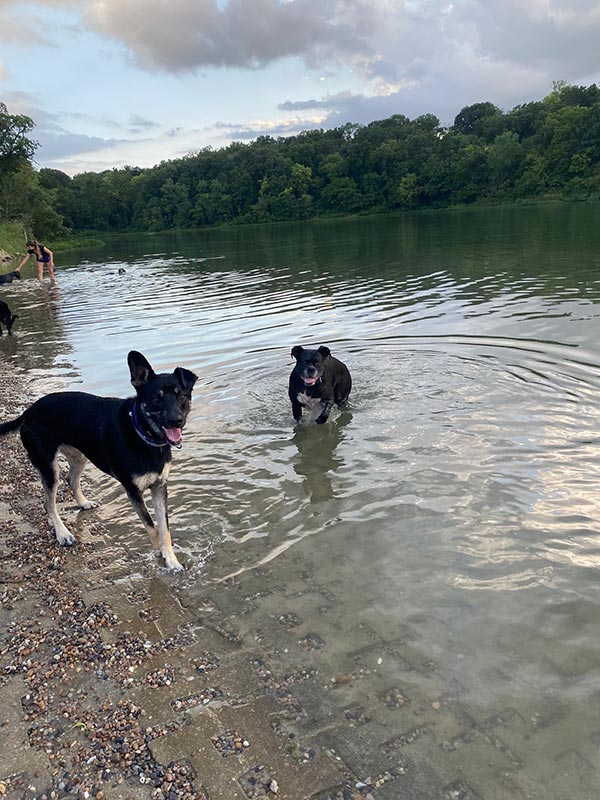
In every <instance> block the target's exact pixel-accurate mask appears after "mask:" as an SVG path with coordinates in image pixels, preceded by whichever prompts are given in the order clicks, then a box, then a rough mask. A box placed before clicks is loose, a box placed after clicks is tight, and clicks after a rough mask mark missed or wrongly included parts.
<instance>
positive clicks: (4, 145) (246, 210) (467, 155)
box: [0, 81, 600, 240]
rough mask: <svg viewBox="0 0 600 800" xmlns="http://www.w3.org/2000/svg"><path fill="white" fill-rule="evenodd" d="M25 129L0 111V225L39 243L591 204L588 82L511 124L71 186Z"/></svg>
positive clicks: (268, 141) (378, 134)
mask: <svg viewBox="0 0 600 800" xmlns="http://www.w3.org/2000/svg"><path fill="white" fill-rule="evenodd" d="M34 129H35V123H34V121H33V120H32V119H30V118H29V117H26V116H23V115H11V114H10V113H9V111H8V109H7V107H6V106H5V105H4V104H3V103H0V223H7V222H17V223H19V224H21V225H22V227H23V229H24V230H26V231H27V233H28V235H30V236H35V237H36V238H40V239H42V238H45V239H50V240H52V239H56V238H62V237H65V236H69V235H79V236H80V235H86V234H91V233H99V232H103V233H109V232H110V233H119V232H125V231H161V230H168V229H173V228H195V227H202V226H207V225H210V226H212V225H220V224H223V223H235V224H245V223H260V222H273V221H282V220H303V219H309V218H314V217H328V216H339V215H346V214H357V213H362V214H368V213H381V212H387V211H397V210H403V209H405V210H414V209H425V208H444V207H447V206H455V205H460V204H467V203H475V202H512V201H517V200H534V199H550V198H554V199H555V198H564V199H572V200H588V199H597V198H599V197H600V89H599V88H598V87H597V86H596V84H592V85H590V86H587V87H586V86H571V85H568V84H566V83H565V82H563V81H559V82H556V83H555V84H554V87H553V89H552V92H551V93H550V94H549V95H548V96H547V97H545V98H544V99H542V100H538V101H533V102H530V103H525V104H523V105H519V106H516V107H515V108H513V109H512V110H510V111H506V112H505V111H502V110H501V109H500V108H498V107H497V106H495V105H494V104H492V103H490V102H480V103H475V104H473V105H470V106H466V107H465V108H463V109H462V110H461V111H459V113H458V114H457V116H456V118H455V119H454V123H453V125H452V126H451V127H449V128H444V127H441V126H440V121H439V120H438V119H437V117H435V116H434V115H433V114H425V115H423V116H420V117H417V118H416V119H413V120H410V119H408V118H407V117H405V116H403V115H402V114H394V115H393V116H391V117H389V118H387V119H383V120H378V121H375V122H371V123H370V124H368V125H357V124H353V123H347V124H346V125H342V126H340V127H337V128H332V129H329V130H323V129H322V130H307V131H304V132H302V133H300V134H298V135H295V136H289V137H271V136H260V137H259V138H257V139H256V140H254V141H253V142H251V143H248V144H244V143H240V142H234V143H232V144H230V145H229V146H227V147H224V148H221V149H219V150H214V149H212V148H210V147H208V148H203V149H201V150H199V151H197V152H193V153H190V154H189V155H187V156H185V157H184V158H179V159H174V160H172V161H164V162H161V163H160V164H158V165H157V166H155V167H152V168H147V169H141V168H139V167H129V166H127V167H124V168H120V169H116V168H115V169H111V170H107V171H104V172H84V173H81V174H79V175H75V176H73V177H70V176H69V175H66V174H65V173H64V172H61V171H60V170H56V169H40V170H36V169H35V168H34V156H35V153H36V150H37V147H38V145H37V142H36V141H35V139H33V138H30V134H31V132H32V131H33V132H35V131H34Z"/></svg>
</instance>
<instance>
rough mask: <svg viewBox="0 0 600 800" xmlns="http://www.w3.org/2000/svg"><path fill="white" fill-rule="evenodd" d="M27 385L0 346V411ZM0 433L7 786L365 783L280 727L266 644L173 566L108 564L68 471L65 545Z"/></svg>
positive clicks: (111, 793) (205, 788)
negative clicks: (204, 604) (228, 618)
mask: <svg viewBox="0 0 600 800" xmlns="http://www.w3.org/2000/svg"><path fill="white" fill-rule="evenodd" d="M34 399H35V397H34V396H32V394H31V390H30V383H29V381H28V376H27V374H26V373H24V372H21V373H17V374H15V373H14V366H13V365H7V364H6V362H5V361H2V362H0V408H1V409H2V412H0V419H1V420H2V421H3V420H6V419H10V418H12V417H13V416H16V415H17V414H18V413H20V411H21V410H22V409H23V408H24V407H25V406H26V405H28V404H29V403H30V402H31V401H32V400H34ZM0 447H1V454H2V456H1V457H2V462H1V463H2V470H1V473H0V593H1V601H2V602H1V609H0V669H1V673H0V686H1V691H2V699H3V707H2V713H1V728H2V731H1V739H0V796H4V797H7V798H13V797H14V798H63V797H77V798H79V797H82V798H96V800H102V798H106V799H107V800H110V799H111V798H116V799H117V800H118V799H119V798H124V799H125V798H131V799H133V798H169V800H175V798H181V799H182V800H185V798H208V797H210V798H226V799H227V800H233V799H234V798H240V799H241V800H245V798H258V797H279V798H288V799H289V800H303V799H304V798H312V797H319V798H336V797H339V798H344V800H346V798H354V797H365V796H366V793H365V791H364V789H363V790H362V791H361V790H357V789H356V788H355V787H354V786H353V782H352V780H351V778H350V777H349V776H348V775H347V774H346V775H345V774H344V771H343V768H342V767H341V766H340V765H339V763H338V760H336V757H335V754H333V753H316V752H315V751H311V752H310V753H307V752H306V751H304V750H303V748H302V747H301V745H300V743H299V742H296V741H295V740H294V738H293V737H292V736H290V735H289V734H285V733H284V732H283V729H282V726H281V725H280V721H281V719H282V718H283V717H285V715H286V714H289V692H288V690H287V688H286V686H285V682H281V683H277V682H276V681H275V679H274V676H273V675H271V674H270V673H269V671H268V670H266V669H265V668H264V665H263V661H262V659H261V654H260V652H256V651H255V652H253V651H252V650H249V649H248V648H242V647H241V643H240V642H239V641H238V639H237V637H236V634H235V633H234V632H232V630H230V629H228V627H227V625H226V624H225V623H223V624H221V623H220V622H219V617H218V614H216V615H215V614H207V615H206V616H205V617H202V618H199V616H198V613H192V612H190V611H189V610H187V609H186V608H184V606H183V604H182V602H181V601H180V599H178V592H177V581H178V579H177V577H174V576H169V575H163V574H160V570H158V569H154V570H152V569H150V570H147V573H148V574H145V573H143V574H140V572H139V564H136V563H135V559H134V556H132V555H128V553H127V552H126V551H124V553H123V557H122V558H120V559H118V561H119V566H118V568H117V567H115V562H114V559H113V557H112V555H111V557H110V558H109V557H107V553H108V549H107V545H108V543H110V552H111V553H114V548H115V543H114V541H111V532H110V531H107V529H106V528H105V527H104V526H103V524H101V523H100V522H99V521H98V517H97V516H95V515H94V513H93V512H87V514H86V513H85V512H82V513H79V514H78V513H77V512H76V510H75V509H74V507H73V501H72V498H71V496H70V492H69V490H68V487H67V485H66V481H65V480H64V476H63V480H62V482H61V489H60V490H59V507H60V508H61V513H62V514H63V516H64V518H65V521H66V522H67V524H68V525H69V526H70V527H71V528H72V529H73V530H74V532H75V533H76V535H77V539H78V542H77V544H76V545H75V546H74V547H73V548H61V547H59V546H58V544H57V543H56V540H55V538H54V533H53V532H52V531H51V529H50V526H49V523H48V520H47V516H46V514H45V511H44V510H43V506H42V491H41V486H40V483H39V479H38V477H37V474H36V473H35V471H34V470H33V468H32V467H31V466H30V464H29V462H28V460H27V458H26V456H25V453H24V450H23V448H22V445H21V442H20V439H19V437H18V435H14V434H11V435H9V436H7V437H4V438H3V439H2V440H1V444H0ZM84 486H85V476H84ZM365 788H366V787H365Z"/></svg>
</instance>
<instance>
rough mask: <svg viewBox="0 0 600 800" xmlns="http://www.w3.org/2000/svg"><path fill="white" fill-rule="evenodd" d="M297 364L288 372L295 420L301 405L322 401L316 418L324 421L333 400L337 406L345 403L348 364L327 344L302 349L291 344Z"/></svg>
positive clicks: (318, 422)
mask: <svg viewBox="0 0 600 800" xmlns="http://www.w3.org/2000/svg"><path fill="white" fill-rule="evenodd" d="M292 357H293V358H295V359H296V366H295V367H294V369H293V370H292V374H291V375H290V390H289V393H290V400H291V401H292V413H293V415H294V419H295V420H296V422H299V421H300V419H301V418H302V406H307V407H312V406H317V405H319V404H320V405H321V413H320V414H319V416H318V417H317V419H316V420H315V422H316V423H317V425H322V424H323V423H324V422H327V418H328V417H329V414H330V412H331V408H332V406H333V404H334V403H335V404H336V405H338V406H339V407H340V408H342V407H343V406H345V405H346V402H347V400H348V395H349V394H350V389H351V388H352V378H351V377H350V372H349V370H348V367H347V366H346V365H345V364H344V363H342V362H341V361H339V360H338V359H337V358H334V357H333V356H332V355H331V350H330V349H329V348H328V347H319V349H318V350H308V349H307V350H305V349H304V348H303V347H301V346H300V345H299V344H298V345H296V346H295V347H292Z"/></svg>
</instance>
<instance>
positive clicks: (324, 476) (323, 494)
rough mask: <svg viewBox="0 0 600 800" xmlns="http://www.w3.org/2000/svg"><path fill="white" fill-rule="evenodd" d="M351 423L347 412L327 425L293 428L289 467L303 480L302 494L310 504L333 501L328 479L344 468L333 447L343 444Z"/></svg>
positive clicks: (331, 488) (350, 414)
mask: <svg viewBox="0 0 600 800" xmlns="http://www.w3.org/2000/svg"><path fill="white" fill-rule="evenodd" d="M351 419H352V413H351V412H350V411H342V413H341V414H340V415H339V416H338V417H337V418H336V419H332V420H330V423H329V424H328V425H324V426H322V427H317V426H316V425H307V426H306V427H299V428H297V429H296V431H295V433H294V436H293V438H292V441H293V443H294V444H295V445H296V447H297V449H298V455H297V457H296V458H295V460H294V461H293V464H292V466H293V468H294V472H295V473H296V474H297V475H299V476H300V477H301V478H303V486H304V490H305V491H306V494H307V495H308V496H309V497H310V498H311V500H312V501H315V502H318V501H323V500H331V499H332V498H333V497H335V492H334V488H333V482H332V479H331V476H332V474H333V473H335V472H336V471H337V470H338V469H339V468H340V467H341V466H342V465H343V464H344V457H343V456H342V455H340V453H339V452H337V447H338V445H339V444H340V442H342V441H343V439H344V437H345V431H344V428H345V427H346V425H348V424H349V422H350V421H351Z"/></svg>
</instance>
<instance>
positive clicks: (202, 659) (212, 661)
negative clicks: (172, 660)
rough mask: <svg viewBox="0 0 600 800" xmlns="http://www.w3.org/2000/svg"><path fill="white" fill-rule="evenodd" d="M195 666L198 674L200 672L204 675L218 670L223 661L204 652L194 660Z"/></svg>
mask: <svg viewBox="0 0 600 800" xmlns="http://www.w3.org/2000/svg"><path fill="white" fill-rule="evenodd" d="M193 664H194V669H195V670H196V672H199V673H200V674H201V675H203V674H204V673H205V672H212V671H213V670H215V669H218V668H219V665H220V664H221V661H220V659H219V657H218V656H215V655H213V654H212V653H208V652H206V651H204V652H202V653H200V655H199V656H198V657H197V658H195V659H194V662H193Z"/></svg>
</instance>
